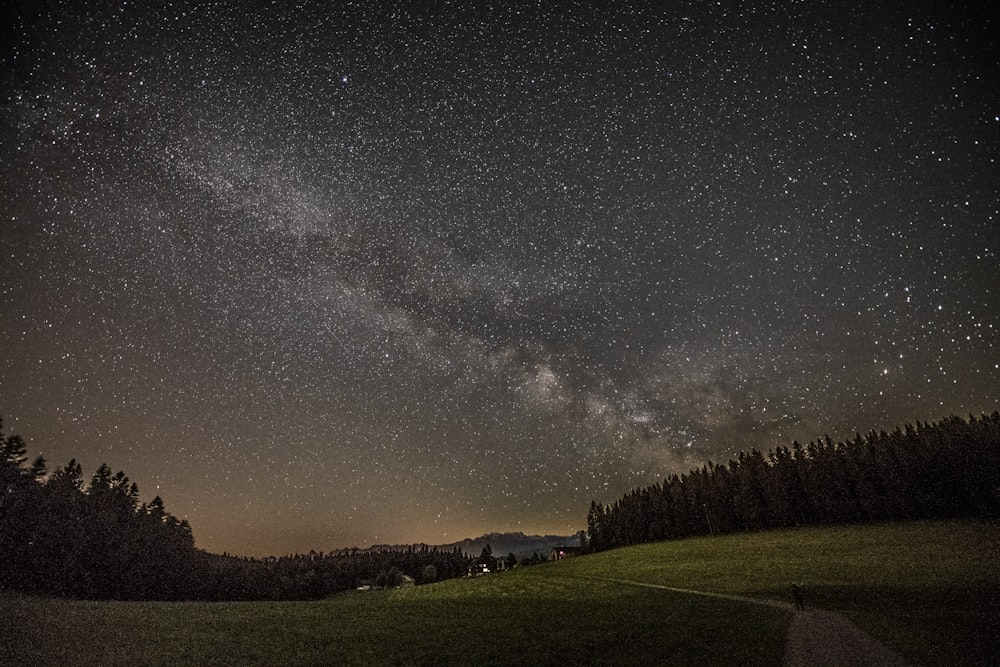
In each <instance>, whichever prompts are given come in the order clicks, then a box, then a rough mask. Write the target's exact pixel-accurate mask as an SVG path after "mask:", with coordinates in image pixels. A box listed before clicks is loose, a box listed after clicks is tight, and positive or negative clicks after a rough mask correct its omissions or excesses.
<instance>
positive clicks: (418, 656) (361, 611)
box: [0, 567, 788, 665]
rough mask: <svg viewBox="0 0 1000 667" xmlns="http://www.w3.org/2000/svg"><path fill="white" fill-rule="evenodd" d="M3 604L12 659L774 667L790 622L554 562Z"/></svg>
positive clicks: (3, 655)
mask: <svg viewBox="0 0 1000 667" xmlns="http://www.w3.org/2000/svg"><path fill="white" fill-rule="evenodd" d="M546 569H547V570H548V572H544V571H543V570H546ZM3 604H4V606H5V607H8V609H7V610H5V612H4V616H5V617H7V622H9V621H10V620H13V626H14V627H12V628H10V629H9V631H6V630H5V632H4V635H5V637H11V638H16V639H15V640H14V642H13V643H12V644H10V645H9V646H8V647H7V648H6V649H0V659H2V660H5V661H6V664H63V665H395V664H402V665H413V664H417V665H555V664H562V663H569V664H584V665H589V664H595V665H635V664H651V663H654V662H655V663H660V662H666V663H672V664H720V665H726V664H731V665H738V664H741V665H773V664H778V663H779V662H780V660H781V655H782V651H783V646H782V644H783V637H784V631H785V628H786V626H787V620H788V619H787V618H786V616H787V614H784V613H782V612H780V611H772V612H769V613H764V614H761V613H759V610H757V609H756V608H750V607H751V606H750V605H733V604H732V603H729V602H726V601H723V600H711V599H704V598H691V597H690V596H679V595H676V594H666V595H664V594H663V593H661V592H660V591H655V590H651V589H642V588H635V587H625V586H621V585H616V584H612V583H609V582H586V581H583V580H580V579H578V578H572V577H571V578H567V577H563V576H560V575H559V573H558V571H557V568H553V567H548V568H542V567H537V568H534V569H531V570H524V571H522V572H512V573H507V574H500V575H495V576H492V577H483V578H479V579H476V580H462V581H449V582H443V583H441V584H437V585H434V586H425V587H422V588H416V589H405V590H396V591H384V592H376V593H366V594H358V595H349V596H342V597H339V598H336V599H333V600H327V601H323V602H284V603H264V602H262V603H218V604H205V603H129V602H117V603H108V602H71V601H57V600H38V599H28V598H21V599H18V598H13V599H5V600H3ZM741 607H742V608H741Z"/></svg>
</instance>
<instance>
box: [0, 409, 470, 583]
mask: <svg viewBox="0 0 1000 667" xmlns="http://www.w3.org/2000/svg"><path fill="white" fill-rule="evenodd" d="M2 427H3V422H2V420H0V564H2V567H0V590H8V591H17V592H21V593H29V594H40V595H54V596H65V597H75V598H87V599H116V600H289V599H316V598H321V597H325V596H327V595H330V594H332V593H336V592H340V591H344V590H350V589H354V588H356V587H358V586H360V585H362V584H371V585H374V586H380V585H381V586H391V585H398V584H399V583H401V582H402V581H403V580H404V577H411V578H412V579H413V580H414V581H415V582H419V583H426V582H429V581H436V580H439V579H447V578H451V577H458V576H465V575H466V574H467V573H469V572H470V571H471V569H472V567H473V564H474V563H475V562H476V561H475V559H474V558H472V557H470V556H467V555H465V554H463V553H462V552H461V551H460V550H458V549H457V548H456V549H455V550H454V551H439V550H437V549H434V548H430V547H426V546H423V547H410V548H408V549H387V550H377V551H362V550H357V549H354V550H349V551H341V552H335V553H329V554H322V553H316V552H310V553H309V554H305V555H295V556H286V557H283V558H267V559H256V558H241V557H235V556H230V555H228V554H222V555H219V554H212V553H208V552H205V551H203V550H200V549H197V548H195V546H194V537H193V535H192V531H191V526H190V525H189V524H188V522H187V521H186V520H178V519H177V518H176V517H174V516H172V515H171V514H170V513H169V512H167V511H166V508H165V507H164V503H163V500H162V499H161V498H160V497H159V496H157V497H156V498H153V500H152V501H150V502H140V500H139V489H138V487H137V486H136V484H135V483H134V482H131V481H130V480H129V478H128V477H126V476H125V474H124V473H123V472H117V473H112V471H111V468H109V467H108V466H107V465H101V466H100V467H99V468H98V469H97V471H96V472H95V473H94V475H93V477H92V478H91V479H90V481H89V483H88V482H87V481H86V480H85V479H84V476H83V471H82V469H81V466H80V464H79V463H78V462H76V461H75V460H73V461H70V462H69V463H68V464H66V465H65V466H63V467H61V468H58V469H57V470H55V471H53V472H52V473H51V474H49V473H48V471H47V463H46V462H45V460H44V459H43V458H42V457H38V458H36V459H35V460H34V461H33V462H32V463H30V464H28V458H27V457H26V452H27V448H26V447H25V443H24V441H23V440H22V439H21V438H20V437H19V436H17V435H11V436H8V437H4V434H3V428H2Z"/></svg>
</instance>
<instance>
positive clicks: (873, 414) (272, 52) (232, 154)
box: [0, 0, 1000, 556]
mask: <svg viewBox="0 0 1000 667" xmlns="http://www.w3.org/2000/svg"><path fill="white" fill-rule="evenodd" d="M604 4H605V3H583V2H577V3H571V2H566V3H557V2H535V3H527V2H512V3H501V2H482V3H480V2H475V3H473V2H464V1H463V2H458V1H455V2H430V1H425V2H419V3H409V2H387V3H373V2H367V1H366V2H358V3H352V2H333V1H328V2H308V1H305V0H303V1H300V2H291V1H288V2H283V1H282V2H279V1H274V2H220V1H215V2H182V1H170V0H165V1H163V2H138V1H137V2H76V0H72V1H70V0H67V1H65V2H53V1H37V2H36V1H32V2H27V1H23V2H21V1H18V2H13V3H7V7H6V9H5V10H4V11H5V12H6V14H7V17H6V18H5V20H3V21H2V22H0V23H2V24H3V25H4V26H5V27H4V28H2V30H4V33H3V35H2V40H0V44H2V46H0V49H2V51H0V58H2V59H0V92H2V95H0V164H2V172H0V415H2V417H3V418H4V422H5V431H6V432H7V433H8V434H9V433H17V434H20V435H21V436H22V437H24V438H25V439H26V440H27V442H28V446H29V455H30V456H32V457H33V456H35V455H38V454H43V455H44V456H45V457H46V458H47V459H49V461H50V463H51V464H52V465H54V466H60V465H63V464H65V463H66V462H67V461H69V460H70V459H71V458H76V459H78V460H79V461H81V463H82V464H83V466H84V471H85V474H86V475H88V476H89V475H90V474H92V473H93V471H94V470H95V469H96V468H97V466H98V465H100V464H101V463H102V462H106V463H108V464H109V465H110V466H111V467H112V468H113V469H114V470H124V471H125V473H126V474H127V475H128V476H129V477H130V478H131V479H132V480H133V481H135V482H137V483H138V485H139V489H140V493H141V495H142V498H143V499H144V500H148V499H151V498H152V497H153V496H154V495H157V494H158V495H161V496H162V497H163V499H164V501H165V503H166V507H167V510H168V511H170V512H171V513H172V514H174V515H176V516H178V517H182V518H187V519H188V520H189V521H190V522H191V525H192V528H193V530H194V535H195V540H196V545H197V546H199V547H202V548H205V549H208V550H210V551H215V552H220V553H221V552H223V551H228V552H230V553H236V554H241V555H258V556H260V555H267V554H284V553H292V552H304V551H308V550H309V549H317V550H329V549H333V548H338V547H349V546H355V545H356V546H366V545H370V544H377V543H409V542H427V543H431V544H436V543H438V544H439V543H446V542H451V541H456V540H459V539H461V538H465V537H472V536H476V535H479V534H482V533H485V532H490V531H518V530H521V531H524V532H526V533H560V534H570V533H572V532H573V531H576V530H578V529H581V528H584V527H585V520H586V513H587V509H588V507H589V504H590V501H591V499H597V500H599V501H602V502H610V501H613V500H615V499H616V498H618V497H620V496H621V494H622V493H624V492H626V491H628V490H629V489H631V488H633V487H636V486H640V485H646V484H651V483H654V482H656V481H657V480H660V479H662V478H663V477H664V476H666V475H669V474H672V473H681V472H685V471H687V470H688V469H690V468H691V467H692V466H696V465H700V464H701V463H703V462H705V461H707V460H709V459H711V460H714V461H726V460H728V459H729V458H731V457H734V456H736V455H737V454H738V452H739V451H740V450H741V449H749V448H750V447H757V448H759V449H767V448H770V447H774V446H777V445H789V444H790V443H791V441H792V440H793V439H799V440H800V441H803V442H805V441H808V440H810V439H814V438H817V437H820V436H822V435H823V434H825V433H829V434H830V435H831V437H833V438H834V439H847V438H851V437H853V436H854V433H855V432H856V431H861V432H866V431H868V430H869V429H872V428H875V429H880V428H885V429H891V428H893V427H894V426H896V425H901V424H904V423H907V422H910V423H913V422H915V421H917V420H936V419H940V418H943V417H946V416H948V415H950V414H958V415H961V416H964V415H968V414H969V413H974V414H980V413H982V412H992V411H994V410H997V409H1000V255H998V252H1000V231H998V230H1000V228H998V223H1000V201H998V191H1000V166H998V163H997V160H998V158H1000V78H998V74H1000V48H998V44H997V34H998V33H1000V30H998V26H997V24H996V23H995V22H991V19H990V18H989V17H988V16H987V15H985V14H982V15H980V14H977V13H976V11H977V10H972V9H968V8H964V9H963V8H961V7H957V6H956V7H955V8H950V9H949V8H946V7H945V5H946V3H939V2H926V1H920V0H918V1H907V2H894V1H889V2H884V3H871V2H853V1H851V2H847V1H845V2H836V3H829V2H825V1H824V2H811V1H808V0H807V1H803V2H791V1H788V2H742V3H741V2H735V1H733V2H729V1H723V2H684V1H681V0H678V1H676V2H669V3H667V2H664V3H653V4H652V7H653V8H650V5H645V4H643V5H640V4H638V3H624V2H619V3H613V4H607V6H600V7H598V6H595V5H604ZM376 5H377V7H376Z"/></svg>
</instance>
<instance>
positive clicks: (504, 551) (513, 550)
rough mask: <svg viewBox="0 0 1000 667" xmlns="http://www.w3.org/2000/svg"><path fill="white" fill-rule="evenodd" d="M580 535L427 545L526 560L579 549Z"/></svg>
mask: <svg viewBox="0 0 1000 667" xmlns="http://www.w3.org/2000/svg"><path fill="white" fill-rule="evenodd" d="M583 535H584V531H582V530H581V531H578V532H576V533H575V534H573V535H525V534H524V533H523V532H517V533H487V534H485V535H480V536H479V537H475V538H466V539H464V540H460V541H458V542H451V543H449V544H436V545H427V546H428V547H430V548H432V549H437V550H438V551H454V550H455V548H456V547H457V548H458V549H459V550H461V551H462V552H463V553H466V554H469V555H470V556H478V555H479V554H481V553H482V551H483V547H485V546H487V545H489V547H490V549H492V550H493V555H494V556H497V557H500V558H502V557H506V556H507V555H508V554H514V555H515V556H517V557H518V558H526V557H529V556H531V554H533V553H537V554H538V555H539V556H543V557H548V555H549V552H550V551H552V547H567V546H568V547H578V546H580V540H581V538H582V537H583ZM423 546H424V544H402V545H400V544H396V545H388V544H378V545H373V546H371V547H369V548H368V549H365V550H364V551H379V550H386V549H391V550H400V549H409V548H410V547H418V548H421V547H423Z"/></svg>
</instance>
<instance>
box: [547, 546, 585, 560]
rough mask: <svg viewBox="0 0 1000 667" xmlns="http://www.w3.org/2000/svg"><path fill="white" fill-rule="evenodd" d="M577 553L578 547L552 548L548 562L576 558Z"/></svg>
mask: <svg viewBox="0 0 1000 667" xmlns="http://www.w3.org/2000/svg"><path fill="white" fill-rule="evenodd" d="M579 553H580V547H552V553H550V554H549V560H562V559H563V558H570V557H572V556H576V555H578V554H579Z"/></svg>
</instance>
